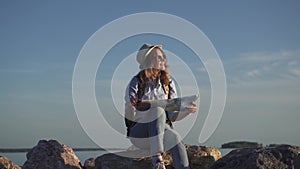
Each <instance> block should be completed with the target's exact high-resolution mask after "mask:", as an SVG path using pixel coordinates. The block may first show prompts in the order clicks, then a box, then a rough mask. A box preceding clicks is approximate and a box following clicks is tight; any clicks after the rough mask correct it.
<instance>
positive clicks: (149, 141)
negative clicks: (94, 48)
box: [125, 44, 197, 169]
mask: <svg viewBox="0 0 300 169" xmlns="http://www.w3.org/2000/svg"><path fill="white" fill-rule="evenodd" d="M136 59H137V62H138V63H139V64H140V72H139V73H138V74H137V75H136V76H134V77H133V78H132V79H131V81H130V83H129V85H128V87H127V90H126V94H125V102H126V104H125V107H126V110H125V112H126V114H125V117H126V118H127V119H129V120H131V121H129V122H131V123H130V124H128V125H129V128H128V133H127V135H128V136H129V138H130V141H131V142H132V144H133V145H135V146H136V147H138V148H141V149H150V153H151V155H152V164H153V168H155V169H165V166H164V163H163V159H162V156H161V155H162V153H163V152H164V151H166V150H171V152H172V157H173V164H174V167H175V168H176V169H182V168H189V163H188V158H187V152H186V149H185V145H184V144H183V143H182V139H181V137H180V135H179V134H178V133H177V132H176V131H175V130H174V129H173V128H172V122H174V121H178V120H181V119H183V118H184V117H186V116H187V115H188V114H190V113H194V112H196V111H197V106H196V104H195V103H194V102H193V103H192V104H191V106H188V107H186V108H185V109H184V110H182V111H180V112H166V111H165V110H164V109H163V108H162V107H159V106H152V107H150V108H149V109H148V110H145V111H142V110H138V109H137V107H138V104H139V103H140V102H141V101H143V100H155V99H171V98H176V97H177V93H176V88H175V84H174V82H173V81H172V80H171V78H170V73H169V70H168V66H167V57H166V54H165V53H164V51H163V50H162V46H161V45H150V44H144V45H143V46H142V47H141V48H140V49H139V52H138V54H137V58H136ZM126 125H127V124H126Z"/></svg>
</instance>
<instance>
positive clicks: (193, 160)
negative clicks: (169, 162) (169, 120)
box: [186, 145, 222, 169]
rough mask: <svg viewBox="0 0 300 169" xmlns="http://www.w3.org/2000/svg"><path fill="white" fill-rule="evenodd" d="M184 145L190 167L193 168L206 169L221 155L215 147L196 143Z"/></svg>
mask: <svg viewBox="0 0 300 169" xmlns="http://www.w3.org/2000/svg"><path fill="white" fill-rule="evenodd" d="M186 147H187V153H188V158H189V162H190V167H191V168H194V169H198V168H201V169H202V168H204V169H206V168H207V169H208V168H210V167H211V166H212V165H213V164H214V163H215V162H216V161H217V160H219V159H220V158H221V157H222V155H221V152H220V151H219V150H218V149H216V148H212V147H206V146H198V145H192V146H190V145H187V146H186Z"/></svg>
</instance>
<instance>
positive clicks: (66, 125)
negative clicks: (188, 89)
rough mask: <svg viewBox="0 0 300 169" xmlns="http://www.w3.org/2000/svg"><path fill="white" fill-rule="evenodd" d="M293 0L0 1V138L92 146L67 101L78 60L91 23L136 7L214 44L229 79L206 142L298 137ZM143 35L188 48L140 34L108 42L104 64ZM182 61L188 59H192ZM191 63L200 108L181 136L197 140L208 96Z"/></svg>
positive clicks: (299, 140)
mask: <svg viewBox="0 0 300 169" xmlns="http://www.w3.org/2000/svg"><path fill="white" fill-rule="evenodd" d="M299 7H300V3H299V2H297V1H289V0H288V1H272V2H271V1H258V0H257V1H248V2H239V1H226V2H220V1H210V2H208V1H191V2H189V3H187V2H182V1H163V2H161V1H151V2H147V3H145V2H140V1H130V2H127V1H126V2H125V1H124V2H119V1H107V2H106V3H103V2H100V1H89V2H86V1H48V2H41V1H1V2H0V21H1V28H0V37H1V38H0V58H1V62H0V78H1V88H0V101H1V102H0V113H1V118H0V134H1V141H0V147H30V146H33V145H35V144H36V143H37V141H38V140H39V139H50V138H53V139H58V140H59V141H61V142H63V143H65V144H68V145H71V146H76V147H79V146H81V147H86V146H95V145H94V143H93V142H92V141H91V139H90V138H89V137H88V136H87V135H86V133H85V132H84V131H83V129H82V128H81V126H80V123H79V121H78V119H77V116H76V113H75V110H74V106H73V101H72V76H73V69H74V66H75V63H76V59H77V57H78V55H79V52H80V50H81V49H82V47H83V45H84V44H85V42H86V41H87V40H88V39H89V38H90V36H92V35H93V34H94V33H95V32H96V31H97V30H98V29H100V28H101V27H102V26H104V25H105V24H107V23H109V22H111V21H113V20H115V19H118V18H120V17H123V16H126V15H130V14H134V13H138V12H162V13H169V14H172V15H176V16H178V17H181V18H184V19H186V20H188V21H189V22H191V23H193V24H194V25H195V26H197V27H198V28H199V29H201V30H202V31H203V33H205V34H206V36H207V37H208V38H209V39H210V41H211V42H212V44H213V45H214V47H215V49H216V50H217V52H218V54H219V56H220V58H221V60H222V63H223V65H224V69H225V73H226V78H227V87H228V88H227V102H226V106H225V111H224V114H223V118H222V120H221V123H220V125H219V127H218V128H217V130H216V132H215V133H214V135H213V136H212V137H211V138H210V139H209V140H208V141H207V142H206V143H205V144H207V145H213V146H220V145H221V144H222V143H224V142H227V141H232V140H250V141H257V142H260V143H264V144H270V143H287V144H298V145H299V144H300V137H299V136H298V132H297V129H299V128H300V125H299V123H298V120H299V119H300V114H299V110H300V107H299V105H300V104H299V103H300V99H299V96H300V87H299V84H300V83H299V82H300V59H299V58H300V57H299V54H300V43H299V42H300V41H299V40H300V22H299V17H300V12H299ZM158 26H159V25H158ZM170 29H172V28H170ZM145 41H146V42H150V43H162V44H164V46H166V48H167V49H168V50H169V51H171V52H173V53H176V54H178V55H179V54H180V55H181V54H183V55H184V54H187V55H188V54H190V51H188V49H185V48H184V46H183V45H181V47H182V48H180V44H178V43H177V42H175V41H172V40H170V39H168V38H167V37H162V36H155V35H153V36H149V35H144V36H142V35H140V36H137V37H133V38H131V39H128V40H127V41H124V42H122V43H120V44H119V46H116V47H115V48H114V50H112V51H111V53H110V54H111V55H108V56H107V57H106V58H105V59H106V60H105V61H106V64H105V66H107V68H109V67H112V66H115V65H117V64H118V59H120V57H122V56H118V57H116V58H113V59H112V57H114V55H118V54H119V55H121V53H124V52H123V50H124V51H125V53H126V54H127V55H129V54H131V53H133V52H135V50H137V48H138V47H140V45H141V43H143V42H145ZM135 42H136V43H135ZM169 44H171V45H169ZM126 45H128V46H127V47H126ZM181 49H184V50H181ZM180 52H181V53H180ZM119 61H120V60H119ZM186 62H188V64H189V65H193V63H192V60H188V59H187V60H186ZM134 64H135V63H134ZM105 66H104V67H103V69H104V68H106V67H105ZM136 66H137V65H136ZM196 67H197V68H196ZM101 68H102V67H100V69H99V70H101ZM171 68H172V66H171ZM105 70H106V69H105ZM193 70H195V71H194V72H197V73H199V76H197V79H198V83H200V86H201V87H200V88H201V90H202V91H201V92H202V93H201V94H202V97H201V106H202V107H200V111H199V115H198V118H197V121H196V122H197V123H196V124H195V125H194V126H193V128H192V129H191V131H190V133H189V134H188V135H187V137H186V138H185V141H186V142H187V143H192V144H196V143H197V141H198V136H199V132H200V129H201V126H202V125H203V121H204V119H205V117H206V115H207V114H205V112H207V109H208V106H209V101H210V100H209V99H210V95H209V84H208V83H207V82H208V81H207V80H208V77H207V74H206V72H205V69H203V67H202V65H201V64H196V65H195V67H194V68H193ZM112 71H113V70H111V71H110V72H109V73H112ZM99 72H100V71H99ZM104 80H107V79H105V78H102V77H101V74H100V73H99V74H97V80H96V91H97V96H98V97H97V99H99V100H101V99H105V98H104V96H103V95H104V94H103V93H105V92H104V91H105V88H101V86H102V87H103V85H104V83H107V81H106V82H104ZM108 80H109V79H108ZM108 82H109V81H108ZM108 84H109V83H108ZM102 97H103V98H102ZM187 120H189V119H187ZM183 124H184V125H186V124H185V123H184V122H183ZM119 127H120V128H122V125H120V126H119ZM99 130H101V129H99ZM112 145H113V142H112Z"/></svg>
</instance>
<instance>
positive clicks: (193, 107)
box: [183, 102, 198, 113]
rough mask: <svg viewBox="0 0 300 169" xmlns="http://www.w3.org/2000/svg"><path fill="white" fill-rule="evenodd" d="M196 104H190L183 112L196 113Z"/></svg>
mask: <svg viewBox="0 0 300 169" xmlns="http://www.w3.org/2000/svg"><path fill="white" fill-rule="evenodd" d="M197 109H198V108H197V104H196V102H192V104H191V105H190V106H187V107H185V108H184V109H183V111H184V112H186V113H195V112H197Z"/></svg>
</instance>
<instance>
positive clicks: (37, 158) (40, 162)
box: [23, 140, 82, 169]
mask: <svg viewBox="0 0 300 169" xmlns="http://www.w3.org/2000/svg"><path fill="white" fill-rule="evenodd" d="M26 157H27V161H26V162H25V163H24V165H23V169H41V168H45V169H46V168H49V169H50V168H53V169H54V168H55V169H82V167H81V165H80V161H79V159H78V157H77V156H76V155H75V153H74V151H73V149H72V148H71V147H69V146H67V145H64V144H60V143H59V142H58V141H56V140H49V141H46V140H40V141H39V143H38V145H37V146H35V147H33V148H32V149H31V150H30V151H29V152H28V153H27V155H26Z"/></svg>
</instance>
